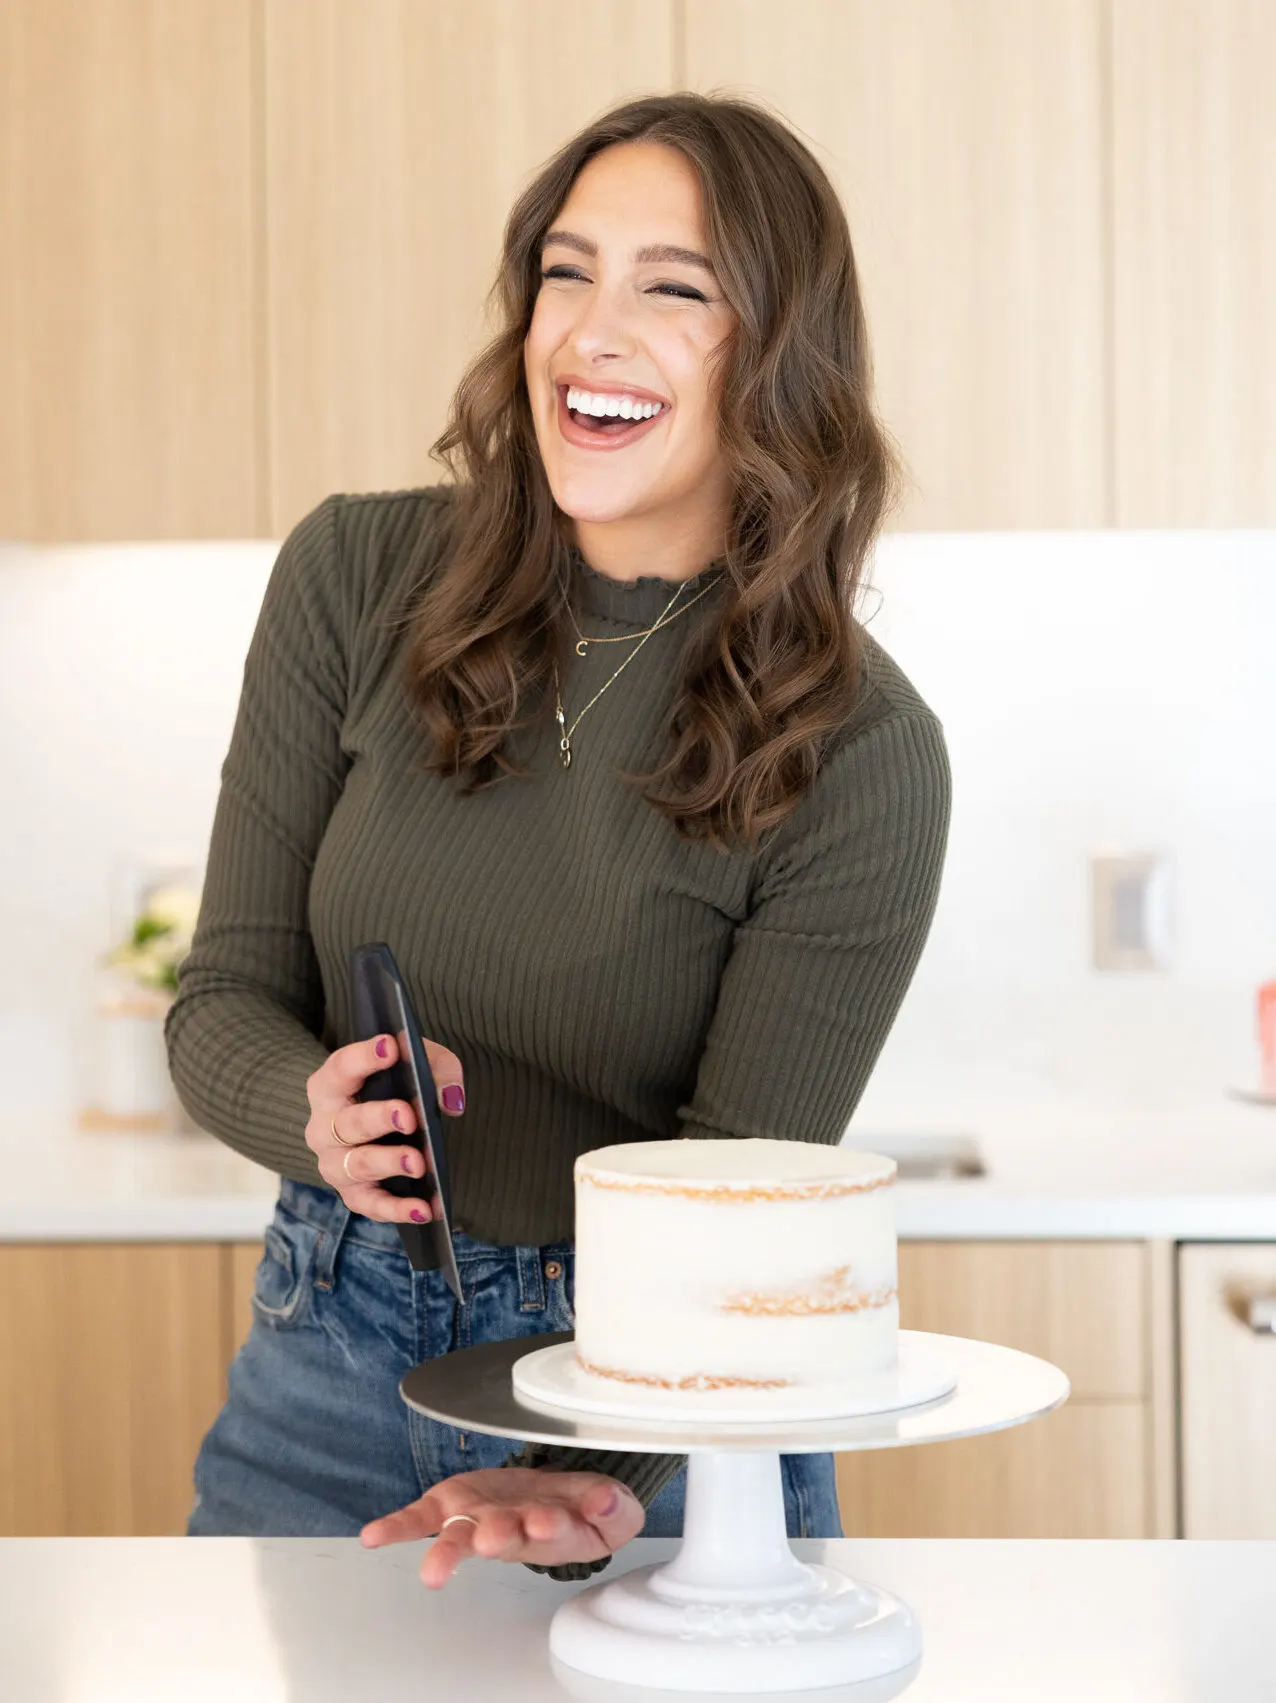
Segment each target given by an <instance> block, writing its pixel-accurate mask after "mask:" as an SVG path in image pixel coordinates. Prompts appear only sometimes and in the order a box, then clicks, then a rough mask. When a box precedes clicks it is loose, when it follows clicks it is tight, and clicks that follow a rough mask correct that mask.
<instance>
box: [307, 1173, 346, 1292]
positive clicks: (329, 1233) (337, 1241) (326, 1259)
mask: <svg viewBox="0 0 1276 1703" xmlns="http://www.w3.org/2000/svg"><path fill="white" fill-rule="evenodd" d="M353 1217H354V1213H353V1212H351V1210H350V1208H349V1207H348V1206H347V1205H346V1203H345V1201H344V1200H342V1198H341V1196H340V1195H339V1194H334V1195H333V1197H332V1208H331V1211H330V1213H329V1216H328V1223H327V1225H326V1227H325V1228H324V1229H322V1230H320V1232H319V1242H318V1245H317V1247H316V1248H315V1275H314V1286H315V1288H316V1289H331V1288H332V1287H333V1286H334V1283H335V1281H336V1270H337V1255H338V1254H339V1253H340V1252H341V1244H342V1241H343V1240H344V1239H345V1234H346V1226H347V1224H349V1222H350V1220H351V1219H352V1218H353Z"/></svg>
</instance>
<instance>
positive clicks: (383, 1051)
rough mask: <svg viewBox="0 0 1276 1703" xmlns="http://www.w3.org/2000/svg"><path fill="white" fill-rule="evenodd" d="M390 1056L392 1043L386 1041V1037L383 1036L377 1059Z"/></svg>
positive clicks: (378, 1043) (378, 1046)
mask: <svg viewBox="0 0 1276 1703" xmlns="http://www.w3.org/2000/svg"><path fill="white" fill-rule="evenodd" d="M389 1055H390V1043H389V1041H387V1040H386V1038H385V1036H384V1035H382V1037H381V1039H380V1040H379V1041H378V1042H377V1057H378V1058H388V1057H389Z"/></svg>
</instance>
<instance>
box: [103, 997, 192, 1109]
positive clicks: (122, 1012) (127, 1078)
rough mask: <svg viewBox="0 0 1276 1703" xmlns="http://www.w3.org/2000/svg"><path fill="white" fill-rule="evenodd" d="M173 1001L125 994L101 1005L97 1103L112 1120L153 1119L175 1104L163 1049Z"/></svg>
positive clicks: (166, 1053) (166, 1057) (165, 1051)
mask: <svg viewBox="0 0 1276 1703" xmlns="http://www.w3.org/2000/svg"><path fill="white" fill-rule="evenodd" d="M171 1003H172V1001H171V1000H170V999H168V998H167V997H165V996H164V995H162V994H155V995H151V994H147V993H144V992H140V991H139V992H138V993H136V994H126V995H123V996H121V997H119V998H116V999H113V1000H111V1001H109V1002H107V1003H104V1004H102V1005H101V1006H99V1008H98V1010H99V1015H100V1016H101V1019H102V1024H101V1029H102V1048H101V1076H100V1088H99V1092H98V1093H97V1094H96V1095H95V1100H96V1103H97V1104H98V1105H99V1106H100V1107H101V1109H102V1110H103V1111H104V1112H108V1113H110V1114H111V1115H112V1116H114V1117H152V1116H156V1115H158V1114H160V1113H164V1112H171V1111H172V1110H173V1109H174V1107H175V1103H176V1096H175V1094H174V1091H173V1083H172V1079H171V1077H170V1076H169V1073H168V1050H167V1048H166V1047H165V1045H164V1018H165V1015H166V1013H167V1011H168V1008H169V1005H170V1004H171Z"/></svg>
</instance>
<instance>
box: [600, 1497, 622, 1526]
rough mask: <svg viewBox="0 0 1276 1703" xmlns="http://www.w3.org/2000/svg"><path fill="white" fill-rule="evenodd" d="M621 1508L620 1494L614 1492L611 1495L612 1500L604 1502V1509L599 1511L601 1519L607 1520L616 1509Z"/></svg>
mask: <svg viewBox="0 0 1276 1703" xmlns="http://www.w3.org/2000/svg"><path fill="white" fill-rule="evenodd" d="M619 1506H620V1492H619V1490H613V1491H612V1493H611V1499H610V1500H609V1501H607V1502H604V1503H603V1505H602V1507H601V1508H600V1509H599V1510H598V1513H599V1516H600V1518H602V1519H604V1520H605V1519H607V1518H608V1517H609V1516H610V1515H612V1514H614V1513H615V1512H616V1509H617V1508H618V1507H619Z"/></svg>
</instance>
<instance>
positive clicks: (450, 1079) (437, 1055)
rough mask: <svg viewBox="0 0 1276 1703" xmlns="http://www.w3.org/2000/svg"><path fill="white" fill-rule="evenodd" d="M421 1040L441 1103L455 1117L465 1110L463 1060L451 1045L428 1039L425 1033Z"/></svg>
mask: <svg viewBox="0 0 1276 1703" xmlns="http://www.w3.org/2000/svg"><path fill="white" fill-rule="evenodd" d="M421 1040H422V1041H423V1042H424V1044H425V1059H426V1063H427V1064H428V1065H429V1067H430V1075H431V1076H432V1077H433V1078H434V1086H435V1088H436V1089H437V1091H438V1097H439V1105H440V1106H442V1108H443V1110H444V1111H445V1112H450V1113H451V1114H452V1115H453V1116H454V1117H455V1116H457V1115H458V1114H459V1113H461V1112H463V1111H464V1110H465V1072H464V1070H463V1069H462V1067H461V1061H460V1059H459V1058H458V1057H457V1056H456V1054H455V1053H454V1052H453V1051H452V1050H451V1048H450V1047H445V1046H443V1045H442V1044H441V1043H440V1042H438V1041H430V1040H427V1039H426V1037H425V1036H424V1035H422V1037H421Z"/></svg>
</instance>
